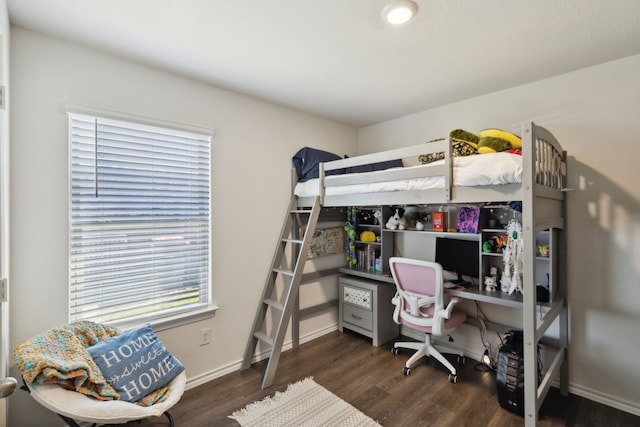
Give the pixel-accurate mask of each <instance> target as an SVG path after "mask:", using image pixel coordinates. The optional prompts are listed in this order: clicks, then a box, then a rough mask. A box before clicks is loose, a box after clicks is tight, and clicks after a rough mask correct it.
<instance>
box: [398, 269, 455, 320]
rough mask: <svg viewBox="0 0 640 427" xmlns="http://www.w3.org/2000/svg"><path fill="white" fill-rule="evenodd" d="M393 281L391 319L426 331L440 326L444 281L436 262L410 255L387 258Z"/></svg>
mask: <svg viewBox="0 0 640 427" xmlns="http://www.w3.org/2000/svg"><path fill="white" fill-rule="evenodd" d="M389 267H390V268H391V275H392V276H393V280H394V282H395V284H396V290H397V292H396V296H395V297H394V299H393V303H394V304H395V306H396V308H395V311H394V316H393V317H394V321H395V322H396V323H398V324H406V325H407V326H410V327H414V328H416V327H417V328H418V329H420V330H424V331H426V332H432V331H431V329H434V332H435V330H438V331H439V330H441V329H442V324H443V323H444V320H445V319H444V318H442V317H441V316H440V313H441V312H442V311H443V310H444V297H443V295H444V281H443V275H442V266H441V265H440V264H438V263H437V262H430V261H422V260H417V259H410V258H401V257H392V258H390V259H389Z"/></svg>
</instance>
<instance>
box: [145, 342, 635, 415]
mask: <svg viewBox="0 0 640 427" xmlns="http://www.w3.org/2000/svg"><path fill="white" fill-rule="evenodd" d="M390 348H391V343H388V344H386V345H384V346H381V347H373V346H372V345H371V340H370V339H367V338H365V337H362V336H360V335H358V334H354V333H350V332H345V333H341V332H337V331H336V332H333V333H330V334H327V335H325V336H323V337H320V338H318V339H315V340H313V341H311V342H308V343H305V344H303V345H301V346H300V347H299V348H297V349H293V350H289V351H286V352H284V353H282V356H281V358H280V364H279V366H278V371H277V373H276V377H275V381H274V383H273V385H272V386H271V387H269V388H267V389H265V390H262V389H261V388H260V385H261V383H262V374H263V370H264V363H263V362H261V363H258V364H254V365H253V366H252V367H251V368H250V369H248V370H245V371H238V372H234V373H231V374H228V375H226V376H224V377H221V378H218V379H216V380H214V381H210V382H208V383H206V384H203V385H201V386H198V387H195V388H193V389H190V390H187V391H186V392H185V394H184V396H183V397H182V399H181V400H180V402H179V403H178V404H177V405H176V406H174V407H173V409H172V410H171V414H172V415H173V417H174V419H175V425H176V427H212V426H216V427H218V426H237V425H238V424H237V423H236V422H235V421H233V420H231V419H229V418H228V416H229V415H230V414H231V413H233V412H234V411H235V410H238V409H240V408H243V407H244V406H245V405H247V404H248V403H250V402H253V401H256V400H261V399H262V398H264V397H265V396H268V395H272V394H273V393H275V392H276V391H283V390H285V389H286V387H287V385H288V384H289V383H293V382H296V381H298V380H301V379H303V378H305V377H313V378H314V380H315V381H316V382H317V383H318V384H320V385H322V386H323V387H325V388H326V389H328V390H330V391H331V392H333V393H334V394H336V395H337V396H339V397H341V398H342V399H344V400H346V401H347V402H349V403H351V404H352V405H354V406H355V407H356V408H358V409H359V410H361V411H362V412H364V413H365V414H367V415H368V416H370V417H371V418H373V419H374V420H377V421H378V422H379V423H380V424H382V425H383V426H385V427H393V426H438V427H448V426H451V427H453V426H456V427H459V426H474V427H475V426H491V427H501V426H505V427H507V426H522V425H524V421H523V418H522V417H520V416H518V415H515V414H513V413H511V412H509V411H507V410H505V409H503V408H501V407H500V405H499V403H498V399H497V396H496V386H495V375H494V374H493V373H491V372H481V371H478V370H477V369H476V367H477V362H476V361H474V360H470V359H467V363H466V364H465V365H464V366H463V367H461V368H460V369H459V370H458V383H457V384H452V383H450V382H449V381H448V378H447V372H448V371H446V369H445V368H444V367H442V366H441V365H440V364H439V363H437V362H436V361H435V360H430V361H428V362H427V361H426V359H423V360H422V361H421V362H418V363H417V364H416V365H415V367H414V368H413V369H412V371H411V375H409V376H404V375H402V367H403V366H404V363H405V361H406V360H407V358H408V357H409V355H410V354H411V351H410V350H405V351H403V350H401V351H400V354H398V355H397V356H395V355H393V354H392V353H391V351H390ZM452 360H454V358H452ZM540 414H541V415H540V422H539V425H540V426H542V427H546V426H553V427H556V426H607V427H615V426H618V427H627V426H639V425H640V417H637V416H634V415H631V414H629V413H626V412H623V411H619V410H616V409H613V408H610V407H607V406H605V405H602V404H599V403H595V402H592V401H589V400H587V399H584V398H580V397H577V396H574V395H570V396H569V397H563V396H561V395H560V394H559V392H558V390H556V389H555V388H552V389H551V391H550V392H549V395H548V396H547V399H546V401H545V403H544V405H543V407H542V409H541V413H540ZM132 425H136V426H139V427H151V426H154V427H155V426H161V425H167V422H166V419H164V418H156V419H148V420H145V421H143V422H142V423H136V424H132Z"/></svg>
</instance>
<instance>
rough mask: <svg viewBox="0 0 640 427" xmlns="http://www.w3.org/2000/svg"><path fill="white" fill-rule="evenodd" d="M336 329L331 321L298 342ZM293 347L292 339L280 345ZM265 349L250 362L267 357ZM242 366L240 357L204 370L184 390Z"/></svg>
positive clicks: (307, 340) (335, 324)
mask: <svg viewBox="0 0 640 427" xmlns="http://www.w3.org/2000/svg"><path fill="white" fill-rule="evenodd" d="M337 330H338V323H333V324H331V325H328V326H326V327H325V328H322V329H318V330H316V331H313V332H311V333H309V334H306V335H304V336H301V337H300V344H304V343H306V342H309V341H312V340H314V339H316V338H319V337H321V336H323V335H326V334H329V333H331V332H334V331H337ZM292 348H293V341H291V340H289V341H287V342H285V343H284V345H283V346H282V351H287V350H290V349H292ZM267 353H268V352H267V351H262V352H260V353H258V354H256V355H255V356H254V358H253V360H252V361H251V363H252V364H253V363H256V362H259V361H260V360H263V359H266V357H267ZM241 367H242V359H240V360H238V361H235V362H232V363H229V364H227V365H224V366H221V367H219V368H217V369H214V370H212V371H209V372H205V373H203V374H200V375H196V376H194V377H191V378H188V379H187V384H186V387H185V388H186V390H189V389H191V388H194V387H197V386H199V385H202V384H205V383H208V382H209V381H213V380H215V379H217V378H220V377H223V376H225V375H227V374H230V373H232V372H235V371H239V370H240V368H241Z"/></svg>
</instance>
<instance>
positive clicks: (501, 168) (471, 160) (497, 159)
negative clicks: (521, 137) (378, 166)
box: [294, 153, 522, 197]
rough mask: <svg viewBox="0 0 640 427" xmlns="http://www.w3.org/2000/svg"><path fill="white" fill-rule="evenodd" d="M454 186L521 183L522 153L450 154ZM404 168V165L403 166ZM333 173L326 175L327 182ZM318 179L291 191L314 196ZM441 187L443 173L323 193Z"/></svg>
mask: <svg viewBox="0 0 640 427" xmlns="http://www.w3.org/2000/svg"><path fill="white" fill-rule="evenodd" d="M452 160H453V186H454V187H475V186H480V185H504V184H519V183H521V182H522V156H520V155H518V154H511V153H490V154H481V155H475V156H465V157H453V158H452ZM443 164H444V160H440V161H437V162H433V163H430V164H428V165H418V166H411V168H420V169H424V170H425V171H428V169H429V168H430V167H433V166H437V165H443ZM405 169H406V168H405ZM389 170H390V169H387V170H385V171H375V172H366V173H360V174H354V175H364V176H371V175H374V174H379V173H388V171H389ZM331 179H335V176H334V175H332V176H327V177H325V181H326V182H327V183H329V182H330V181H331ZM319 185H320V182H319V180H318V179H317V178H316V179H311V180H309V181H306V182H301V183H298V184H297V185H296V187H295V190H294V193H295V195H296V196H299V197H309V196H317V195H318V194H319ZM443 187H444V177H443V176H425V177H421V178H411V179H401V180H394V181H385V182H374V183H370V184H355V185H343V186H336V187H331V186H327V187H326V189H325V195H326V196H337V195H345V194H364V193H378V192H392V191H416V190H428V189H434V188H443Z"/></svg>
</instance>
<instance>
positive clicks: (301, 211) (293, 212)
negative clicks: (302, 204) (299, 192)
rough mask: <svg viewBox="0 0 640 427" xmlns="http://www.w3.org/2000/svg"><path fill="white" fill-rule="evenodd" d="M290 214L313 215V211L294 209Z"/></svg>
mask: <svg viewBox="0 0 640 427" xmlns="http://www.w3.org/2000/svg"><path fill="white" fill-rule="evenodd" d="M289 213H292V214H310V213H311V209H294V210H291V211H289Z"/></svg>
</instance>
